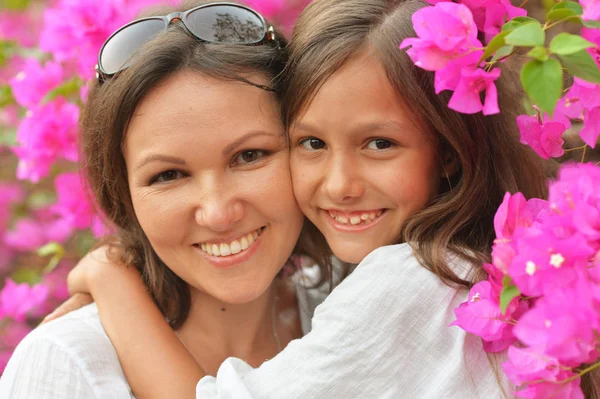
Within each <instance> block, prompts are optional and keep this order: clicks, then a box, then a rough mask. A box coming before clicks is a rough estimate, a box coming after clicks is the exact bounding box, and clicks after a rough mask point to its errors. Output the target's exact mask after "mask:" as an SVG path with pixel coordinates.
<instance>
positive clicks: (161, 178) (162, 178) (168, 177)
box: [150, 169, 183, 184]
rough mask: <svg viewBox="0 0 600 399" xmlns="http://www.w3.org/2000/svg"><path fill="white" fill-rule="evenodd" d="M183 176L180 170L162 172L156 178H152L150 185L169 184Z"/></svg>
mask: <svg viewBox="0 0 600 399" xmlns="http://www.w3.org/2000/svg"><path fill="white" fill-rule="evenodd" d="M182 176H183V173H181V172H180V171H178V170H174V169H171V170H165V171H164V172H161V173H159V174H157V175H156V176H154V177H153V178H152V180H151V181H150V184H154V183H167V182H170V181H173V180H176V179H179V178H181V177H182Z"/></svg>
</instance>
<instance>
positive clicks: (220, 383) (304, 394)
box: [196, 244, 510, 399]
mask: <svg viewBox="0 0 600 399" xmlns="http://www.w3.org/2000/svg"><path fill="white" fill-rule="evenodd" d="M452 266H453V268H454V269H455V270H456V272H457V273H459V274H460V275H465V273H467V271H468V265H466V264H464V263H461V262H456V261H453V263H452ZM467 297H468V291H467V290H466V289H456V288H450V287H448V286H446V285H444V284H443V283H442V282H441V280H440V279H439V278H438V277H437V276H435V275H434V274H433V273H431V272H429V271H428V270H426V269H425V268H423V267H422V266H420V265H419V263H418V262H417V260H416V258H415V257H414V255H413V253H412V251H411V249H410V247H409V246H408V245H407V244H399V245H393V246H388V247H383V248H379V249H377V250H375V251H374V252H372V253H371V254H370V255H369V256H367V257H366V258H365V259H364V260H363V262H361V264H360V265H359V266H358V267H357V268H356V269H355V270H354V271H353V273H352V274H351V275H350V276H349V277H347V278H346V279H345V280H344V281H343V282H342V283H341V284H340V285H339V286H337V287H336V288H335V289H334V290H333V292H332V293H331V294H330V295H329V296H328V297H327V299H326V300H325V301H324V302H323V303H322V304H321V305H319V306H318V307H317V309H316V311H315V314H314V317H313V320H312V331H311V332H310V333H309V334H307V335H306V336H305V337H303V338H302V339H298V340H295V341H292V342H291V343H290V344H289V345H288V346H287V347H286V348H285V349H284V350H283V351H282V352H281V353H280V354H278V355H277V356H275V357H274V358H273V359H271V360H269V361H267V362H265V363H263V364H262V365H261V366H260V367H258V368H256V369H253V368H252V367H250V366H249V365H247V364H246V363H244V362H243V361H241V360H239V359H235V358H229V359H227V360H226V361H225V362H224V363H223V364H222V365H221V367H220V369H219V371H218V373H217V376H216V378H215V377H205V378H203V379H202V380H200V382H199V383H198V385H197V387H196V397H197V399H211V398H212V399H225V398H227V399H253V398H256V399H259V398H260V399H269V398H286V399H308V398H310V399H317V398H323V399H325V398H327V399H329V398H336V399H337V398H339V399H346V398H377V399H386V398H390V399H391V398H394V399H398V398H407V399H414V398H419V399H421V398H432V399H434V398H435V399H441V398H456V399H459V398H460V399H465V398H482V399H492V398H500V397H503V394H502V390H501V388H500V383H499V382H498V380H502V384H503V385H504V386H508V384H507V383H506V379H505V378H503V374H502V373H503V372H502V370H501V368H500V367H499V365H497V363H496V364H494V367H495V368H496V371H494V369H493V367H492V365H491V364H492V363H491V361H490V360H489V359H488V357H487V356H486V354H485V352H484V351H483V348H482V344H481V340H480V339H479V338H478V337H475V336H473V335H468V334H466V333H465V331H463V330H461V329H460V328H459V327H449V326H448V325H449V324H450V323H451V322H452V321H453V320H454V312H453V310H454V308H455V307H457V306H458V305H459V304H460V303H461V302H463V301H465V300H466V299H467ZM492 362H493V360H492ZM504 392H506V394H509V393H510V387H509V388H505V390H504Z"/></svg>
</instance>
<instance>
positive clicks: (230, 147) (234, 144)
mask: <svg viewBox="0 0 600 399" xmlns="http://www.w3.org/2000/svg"><path fill="white" fill-rule="evenodd" d="M257 136H269V137H279V134H276V133H272V132H267V131H265V130H256V131H252V132H248V133H246V134H244V135H243V136H241V137H239V138H237V139H235V140H234V141H233V142H231V143H230V144H228V145H227V146H226V147H225V148H224V149H223V155H229V154H231V153H232V152H233V151H234V150H235V149H236V148H237V147H239V146H240V145H242V144H243V143H244V142H245V141H246V140H249V139H251V138H253V137H257Z"/></svg>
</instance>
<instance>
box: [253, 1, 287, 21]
mask: <svg viewBox="0 0 600 399" xmlns="http://www.w3.org/2000/svg"><path fill="white" fill-rule="evenodd" d="M244 3H245V4H246V5H247V6H248V7H251V8H253V9H255V10H256V11H258V12H259V13H261V14H262V15H263V16H264V17H265V18H269V19H271V18H275V17H276V16H277V15H278V14H279V13H281V12H282V11H283V10H284V9H285V7H286V0H266V1H265V0H245V1H244Z"/></svg>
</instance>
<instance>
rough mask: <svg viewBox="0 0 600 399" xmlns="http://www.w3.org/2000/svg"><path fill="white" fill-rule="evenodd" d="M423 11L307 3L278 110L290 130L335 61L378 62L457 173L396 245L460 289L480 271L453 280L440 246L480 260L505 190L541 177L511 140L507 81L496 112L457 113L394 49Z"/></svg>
mask: <svg viewBox="0 0 600 399" xmlns="http://www.w3.org/2000/svg"><path fill="white" fill-rule="evenodd" d="M427 5H428V4H427V3H425V2H424V1H419V0H405V1H403V0H315V1H313V2H312V3H311V4H310V5H309V6H308V7H307V8H306V10H305V11H304V12H303V13H302V15H301V16H300V18H299V20H298V22H297V24H296V27H295V31H294V34H293V37H292V40H291V44H290V60H289V62H288V67H287V69H286V72H285V73H284V75H285V76H284V81H285V85H284V88H285V93H284V97H283V103H282V112H283V118H284V122H285V124H286V127H287V128H288V129H289V128H291V127H292V125H293V123H294V121H295V120H296V119H297V118H298V117H299V116H300V115H301V114H302V112H304V111H305V110H306V108H307V107H308V106H309V104H310V102H311V100H312V99H313V97H314V96H315V94H316V92H317V91H318V90H319V88H320V87H321V86H322V85H323V83H324V82H325V81H326V80H327V79H328V78H329V77H330V76H331V75H332V74H333V73H335V72H336V71H337V70H338V69H339V68H340V67H341V66H342V65H343V64H344V63H346V62H348V60H350V59H352V58H353V57H356V56H358V55H360V54H363V53H365V52H367V54H368V55H369V56H371V57H372V58H373V59H375V60H377V61H379V62H380V63H381V64H382V66H383V67H384V69H385V71H386V74H387V77H388V80H389V82H390V84H391V85H392V86H393V87H394V89H395V91H396V93H397V94H398V98H399V99H400V101H403V103H404V104H405V105H407V107H406V108H407V109H409V110H411V112H412V113H413V114H414V117H415V119H416V120H417V121H419V122H420V123H421V124H422V126H424V127H425V128H424V129H423V130H424V131H427V132H436V134H432V136H433V137H432V139H433V140H435V142H436V144H437V147H438V148H439V151H440V164H442V163H443V162H442V161H441V158H442V157H443V158H446V159H448V158H449V159H451V160H453V161H454V163H455V164H458V172H457V173H455V174H454V175H453V176H450V177H449V178H448V179H446V177H443V178H441V179H440V191H439V195H437V196H436V197H435V198H432V199H431V201H430V203H429V204H428V206H427V207H425V209H423V210H421V211H419V212H417V213H416V214H414V215H412V216H411V217H410V218H409V219H408V220H407V221H406V223H405V225H404V226H403V230H402V233H401V237H398V241H402V240H404V241H407V242H409V243H411V245H412V246H413V247H414V249H415V253H416V255H417V257H418V258H419V260H420V261H421V263H422V265H423V266H424V267H426V268H427V269H429V270H431V271H433V272H434V273H436V274H437V275H438V276H439V277H440V278H441V279H442V280H443V281H444V282H445V283H447V284H458V285H462V286H467V287H468V286H470V285H472V284H473V282H475V281H477V280H478V279H481V278H482V276H483V275H482V272H483V271H482V270H481V268H477V269H476V270H474V271H473V273H472V274H471V275H469V276H459V275H457V274H456V273H455V272H454V271H453V270H452V269H451V268H450V267H449V266H448V262H447V257H446V256H444V254H446V253H447V249H450V250H451V251H452V252H454V253H455V254H457V255H459V256H461V257H462V258H465V259H467V260H469V261H471V262H473V263H474V264H477V265H481V264H482V263H483V262H485V261H489V258H490V252H491V245H492V243H493V240H494V237H495V234H494V228H493V218H494V214H495V211H496V209H497V208H498V206H499V205H500V204H501V202H502V199H503V196H504V194H505V193H506V192H507V191H509V192H512V193H514V192H517V191H521V192H523V193H524V195H525V196H526V197H541V198H544V197H545V196H546V194H547V184H546V176H545V171H544V168H543V164H542V162H541V160H540V159H539V157H538V156H537V155H535V153H534V152H533V151H531V150H530V149H529V148H527V147H525V146H523V145H522V144H520V142H519V134H518V132H517V129H516V123H515V119H514V117H515V116H516V111H518V110H515V105H517V106H518V105H519V97H518V93H517V94H516V96H515V91H516V90H517V89H516V87H515V85H514V79H513V80H512V81H511V79H509V78H508V77H507V76H503V78H504V79H502V80H501V81H499V82H498V86H499V88H498V92H499V93H500V99H499V102H500V106H501V109H502V113H501V114H499V115H493V116H483V115H482V114H481V113H479V114H474V115H464V114H460V113H457V112H455V111H452V110H451V109H449V108H448V105H447V104H448V101H449V97H450V95H451V93H450V92H447V91H446V92H442V93H440V94H439V95H437V94H435V90H434V80H433V73H431V72H427V71H424V70H422V69H420V68H417V67H416V66H415V65H414V63H413V62H412V61H411V59H410V58H409V57H408V55H407V54H406V52H405V51H404V50H400V49H399V45H400V43H401V42H402V40H403V39H405V38H408V37H416V34H415V32H414V29H413V27H412V21H411V17H412V14H413V13H414V12H415V11H417V10H418V9H420V8H422V7H424V6H427ZM503 69H504V68H503ZM503 74H504V75H509V73H508V72H506V71H503ZM511 83H512V86H511ZM442 154H444V155H442Z"/></svg>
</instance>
